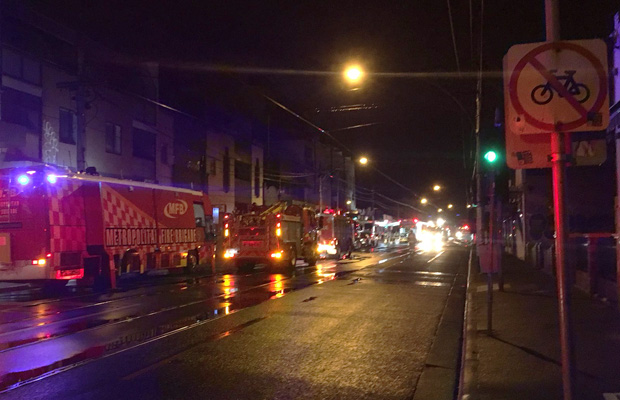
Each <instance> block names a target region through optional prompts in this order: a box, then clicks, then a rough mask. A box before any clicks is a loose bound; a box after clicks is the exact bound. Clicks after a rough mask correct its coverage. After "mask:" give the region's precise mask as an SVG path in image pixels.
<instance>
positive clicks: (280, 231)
mask: <svg viewBox="0 0 620 400" xmlns="http://www.w3.org/2000/svg"><path fill="white" fill-rule="evenodd" d="M276 236H282V229H280V228H278V229H276Z"/></svg>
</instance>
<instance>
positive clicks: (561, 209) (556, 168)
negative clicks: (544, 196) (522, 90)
mask: <svg viewBox="0 0 620 400" xmlns="http://www.w3.org/2000/svg"><path fill="white" fill-rule="evenodd" d="M559 16H560V10H559V6H558V0H545V26H546V34H547V42H556V41H559V40H560V22H559V19H560V18H559ZM565 135H566V133H564V132H561V131H559V130H558V129H556V130H554V132H553V133H551V160H552V162H553V164H552V169H551V171H552V177H553V207H554V210H555V218H554V220H555V221H554V223H555V260H556V273H557V288H558V311H559V323H560V346H561V350H562V386H563V389H564V400H572V399H573V392H574V390H573V389H574V376H575V372H574V352H573V343H572V327H571V310H570V308H571V307H570V303H571V295H570V284H569V279H568V271H567V268H566V258H565V254H566V248H565V246H566V238H567V227H566V219H565V183H566V182H565V181H566V153H565V148H564V140H565Z"/></svg>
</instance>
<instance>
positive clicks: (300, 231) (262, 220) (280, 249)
mask: <svg viewBox="0 0 620 400" xmlns="http://www.w3.org/2000/svg"><path fill="white" fill-rule="evenodd" d="M227 221H228V222H225V223H224V259H225V260H227V261H228V262H229V263H233V264H234V265H235V266H237V267H241V266H243V265H245V264H252V263H267V264H271V265H274V266H287V267H289V268H294V267H295V264H296V262H297V259H298V258H302V259H303V260H304V261H305V262H307V263H308V264H309V265H315V264H316V262H317V259H318V253H317V221H316V216H315V211H314V210H313V209H312V208H310V207H304V206H301V205H296V204H288V203H287V202H279V203H276V204H274V205H272V206H269V207H266V206H261V207H255V209H254V211H251V212H249V213H245V214H239V215H234V216H231V217H230V218H229V219H228V220H227Z"/></svg>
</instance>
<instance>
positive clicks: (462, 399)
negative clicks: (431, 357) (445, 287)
mask: <svg viewBox="0 0 620 400" xmlns="http://www.w3.org/2000/svg"><path fill="white" fill-rule="evenodd" d="M474 259H475V256H474V249H473V248H472V249H471V250H470V252H469V265H468V268H467V291H466V295H465V310H464V312H463V344H462V349H461V373H460V379H459V390H458V394H457V400H468V399H471V398H472V391H473V388H474V383H475V377H476V371H477V369H478V349H477V348H476V335H477V326H476V321H475V318H474V289H473V286H472V285H471V279H472V264H473V260H474Z"/></svg>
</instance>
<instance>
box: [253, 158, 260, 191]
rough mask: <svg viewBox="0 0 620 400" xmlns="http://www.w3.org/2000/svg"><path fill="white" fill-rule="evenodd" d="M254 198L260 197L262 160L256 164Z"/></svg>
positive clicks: (257, 160)
mask: <svg viewBox="0 0 620 400" xmlns="http://www.w3.org/2000/svg"><path fill="white" fill-rule="evenodd" d="M254 197H260V160H259V159H258V158H257V159H256V164H254Z"/></svg>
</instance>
